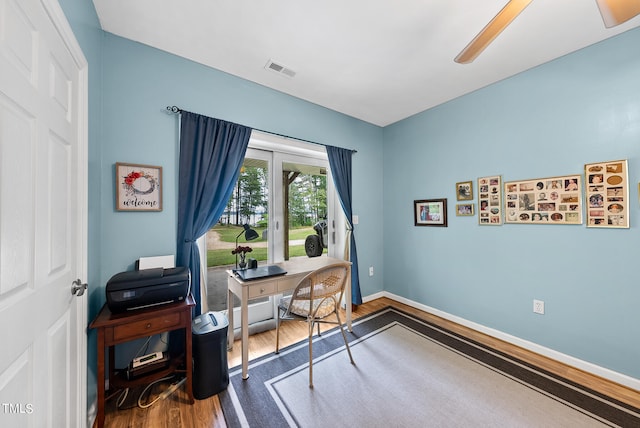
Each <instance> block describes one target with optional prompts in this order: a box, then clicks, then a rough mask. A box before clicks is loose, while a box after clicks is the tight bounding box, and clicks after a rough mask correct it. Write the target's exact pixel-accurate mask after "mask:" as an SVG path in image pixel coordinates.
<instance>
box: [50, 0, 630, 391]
mask: <svg viewBox="0 0 640 428" xmlns="http://www.w3.org/2000/svg"><path fill="white" fill-rule="evenodd" d="M60 2H61V5H62V7H63V9H64V11H65V14H66V15H67V18H68V20H69V22H70V24H71V26H72V28H73V31H74V33H75V35H76V38H77V39H78V41H79V43H80V46H81V47H82V49H83V51H84V54H85V56H86V57H87V60H88V62H89V85H90V87H89V126H90V130H89V171H90V176H89V278H88V281H89V284H90V286H91V288H90V291H89V317H90V318H92V317H93V316H95V315H96V313H97V312H98V310H99V308H100V307H101V306H102V304H103V303H104V284H105V283H106V281H107V280H108V279H109V278H110V277H111V276H112V275H113V274H115V273H117V272H120V271H123V270H127V269H130V268H131V267H132V263H133V262H134V260H135V259H137V258H139V257H140V256H148V255H157V254H168V253H174V252H175V227H176V226H175V222H176V217H177V214H176V207H175V201H176V187H177V179H176V164H177V150H178V144H177V143H178V136H177V129H178V128H177V117H176V116H171V115H167V114H166V113H165V112H164V108H165V106H167V105H178V106H180V107H182V108H184V109H187V110H191V111H194V112H198V113H201V114H204V115H207V116H212V117H218V118H221V119H225V120H230V121H234V122H237V123H241V124H244V125H247V126H252V127H255V128H258V129H264V130H267V131H271V132H275V133H280V134H285V135H290V136H292V137H296V138H300V139H305V140H311V141H316V142H319V143H325V144H331V145H336V146H341V147H348V148H353V149H355V150H357V151H358V153H357V154H356V155H355V158H354V170H355V175H354V213H355V214H357V215H359V220H360V223H359V225H357V226H356V229H355V233H356V237H357V239H358V254H359V260H360V265H361V270H360V278H361V286H362V289H363V295H364V296H367V295H372V294H374V293H377V292H379V291H382V290H383V289H384V290H386V291H389V292H391V293H394V294H397V295H399V296H402V297H404V298H407V299H411V300H414V301H416V302H418V303H422V304H424V305H428V306H431V307H433V308H436V309H438V310H441V311H444V312H447V313H449V314H452V315H455V316H458V317H461V318H464V319H467V320H469V321H471V322H475V323H478V324H480V325H484V326H487V327H490V328H494V329H497V330H499V331H502V332H505V333H508V334H511V335H514V336H516V337H519V338H522V339H524V340H529V341H531V342H534V343H537V344H540V345H542V346H546V347H549V348H551V349H554V350H557V351H559V352H563V353H566V354H568V355H571V356H574V357H576V358H580V359H583V360H585V361H589V362H592V363H594V364H597V365H600V366H602V367H606V368H609V369H611V370H615V371H618V372H620V373H623V374H626V375H629V376H633V377H635V378H640V367H638V365H637V361H638V360H640V344H638V341H637V340H635V339H637V332H636V330H637V326H638V325H639V324H640V323H639V321H640V319H639V318H640V311H637V309H636V308H637V302H638V301H640V299H639V298H640V291H639V290H640V288H639V287H637V286H636V284H635V275H634V274H635V269H634V267H635V266H634V259H635V255H636V252H635V251H634V250H635V243H636V242H637V240H638V228H637V226H636V224H637V223H638V221H639V220H640V219H639V218H638V202H637V200H635V198H637V195H636V192H635V191H634V189H635V188H634V186H635V183H637V182H638V181H639V180H640V177H639V176H638V173H637V169H638V167H639V165H640V159H638V155H639V150H638V148H637V147H638V143H639V142H640V138H639V137H640V98H639V96H638V94H640V79H638V78H637V76H638V75H640V57H639V56H638V54H637V46H638V43H639V42H640V30H634V31H631V32H628V33H625V34H623V35H621V36H618V37H616V38H614V39H612V40H609V41H606V42H604V43H601V44H599V45H596V46H593V47H590V48H587V49H584V50H582V51H580V52H577V53H575V54H572V55H569V56H566V57H564V58H561V59H559V60H557V61H554V62H552V63H549V64H546V65H543V66H541V67H538V68H536V69H533V70H531V71H528V72H526V73H523V74H521V75H518V76H516V77H514V78H511V79H507V80H505V81H502V82H500V83H498V84H495V85H492V86H490V87H487V88H485V89H482V90H479V91H477V92H475V93H473V94H470V95H467V96H465V97H461V98H459V99H456V100H454V101H451V102H449V103H447V104H444V105H441V106H438V107H436V108H433V109H431V110H429V111H426V112H424V113H421V114H419V115H416V116H414V117H411V118H409V119H406V120H404V121H402V122H399V123H396V124H394V125H391V126H388V127H386V128H384V129H381V128H378V127H375V126H372V125H370V124H367V123H364V122H361V121H358V120H356V119H353V118H350V117H347V116H344V115H342V114H339V113H336V112H333V111H330V110H327V109H325V108H322V107H319V106H317V105H314V104H311V103H308V102H305V101H302V100H299V99H296V98H293V97H290V96H287V95H284V94H282V93H279V92H276V91H272V90H270V89H267V88H265V87H262V86H259V85H256V84H253V83H251V82H247V81H244V80H242V79H238V78H235V77H233V76H230V75H228V74H225V73H222V72H219V71H216V70H213V69H210V68H207V67H204V66H201V65H198V64H195V63H193V62H190V61H188V60H185V59H182V58H178V57H176V56H173V55H171V54H167V53H164V52H161V51H158V50H156V49H153V48H150V47H147V46H144V45H141V44H138V43H134V42H131V41H128V40H125V39H122V38H119V37H116V36H114V35H111V34H108V33H104V32H102V30H101V29H100V26H99V22H98V19H97V17H96V14H95V10H94V8H93V4H92V3H91V2H88V1H84V0H60ZM471 67H472V66H471ZM471 67H470V68H469V70H470V71H469V72H473V69H472V68H471ZM383 156H384V160H383ZM614 159H629V170H630V174H629V175H630V177H629V178H630V183H631V191H630V195H631V197H632V202H631V204H630V206H631V224H632V227H631V228H630V229H624V230H604V229H587V228H585V227H584V226H551V225H549V226H542V225H536V226H533V225H531V226H529V225H504V226H501V227H480V226H478V225H477V219H476V218H475V217H456V216H455V215H454V212H453V207H454V206H455V193H454V185H455V183H456V182H459V181H466V180H475V179H476V178H477V177H479V176H486V175H494V174H496V175H498V174H499V175H502V177H503V179H504V180H519V179H527V178H535V177H545V176H556V175H566V174H580V173H582V170H583V165H584V163H587V162H599V161H606V160H614ZM118 161H122V162H131V163H145V164H152V165H161V166H162V167H163V174H164V180H163V181H164V193H163V203H164V210H163V211H162V212H161V213H126V212H116V211H115V209H114V191H115V190H114V181H115V178H114V164H115V162H118ZM383 171H384V174H383ZM383 177H384V178H383ZM432 197H433V198H439V197H446V198H448V200H449V227H447V228H416V227H414V226H413V214H412V201H413V200H414V199H423V198H432ZM476 201H477V194H476ZM371 265H373V266H374V267H375V272H376V275H375V276H373V277H369V276H368V274H367V268H368V266H371ZM534 298H536V299H541V300H544V301H545V303H546V314H545V315H544V316H539V315H534V314H533V313H532V310H531V307H532V300H533V299H534ZM88 383H89V385H88V402H89V403H90V404H91V403H92V402H93V401H94V400H95V386H96V383H95V338H94V337H93V335H92V334H90V336H89V378H88Z"/></svg>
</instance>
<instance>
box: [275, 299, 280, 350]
mask: <svg viewBox="0 0 640 428" xmlns="http://www.w3.org/2000/svg"><path fill="white" fill-rule="evenodd" d="M279 353H280V308H278V315H277V317H276V354H279Z"/></svg>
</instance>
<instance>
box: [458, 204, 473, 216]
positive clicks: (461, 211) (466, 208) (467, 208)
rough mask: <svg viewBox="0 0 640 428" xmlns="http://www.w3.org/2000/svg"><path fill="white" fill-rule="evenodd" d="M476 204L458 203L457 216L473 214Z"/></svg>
mask: <svg viewBox="0 0 640 428" xmlns="http://www.w3.org/2000/svg"><path fill="white" fill-rule="evenodd" d="M473 206H474V204H457V205H456V215H457V216H472V215H473V214H474V212H473Z"/></svg>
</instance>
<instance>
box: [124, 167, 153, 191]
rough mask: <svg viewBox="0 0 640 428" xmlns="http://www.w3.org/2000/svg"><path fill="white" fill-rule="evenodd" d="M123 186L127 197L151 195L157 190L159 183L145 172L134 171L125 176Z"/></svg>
mask: <svg viewBox="0 0 640 428" xmlns="http://www.w3.org/2000/svg"><path fill="white" fill-rule="evenodd" d="M123 178H124V181H123V183H122V186H123V187H124V189H125V192H126V193H127V195H129V196H131V195H149V194H151V193H153V191H154V190H156V187H157V186H158V181H157V180H156V178H155V177H154V176H153V175H151V174H149V173H145V172H144V171H133V172H130V173H129V174H128V175H126V176H124V177H123Z"/></svg>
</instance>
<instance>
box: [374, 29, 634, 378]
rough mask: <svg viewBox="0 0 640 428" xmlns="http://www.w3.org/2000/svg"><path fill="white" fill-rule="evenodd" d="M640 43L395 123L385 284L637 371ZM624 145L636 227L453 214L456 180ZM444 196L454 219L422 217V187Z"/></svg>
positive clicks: (568, 167) (605, 48) (562, 162)
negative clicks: (500, 221) (541, 309)
mask: <svg viewBox="0 0 640 428" xmlns="http://www.w3.org/2000/svg"><path fill="white" fill-rule="evenodd" d="M638 45H640V29H637V30H634V31H631V32H627V33H625V34H622V35H620V36H619V37H615V38H614V39H610V40H608V41H605V42H603V43H600V44H597V45H594V46H591V47H589V48H587V49H583V50H581V51H579V52H577V53H574V54H572V55H568V56H565V57H563V58H560V59H558V60H556V61H553V62H551V63H548V64H545V65H543V66H540V67H537V68H535V69H533V70H530V71H528V72H525V73H522V74H520V75H518V76H515V77H513V78H510V79H507V80H504V81H502V82H499V83H497V84H494V85H492V86H489V87H487V88H484V89H482V90H478V91H476V92H474V93H472V94H470V95H467V96H464V97H461V98H458V99H456V100H453V101H451V102H448V103H446V104H444V105H440V106H438V107H436V108H433V109H431V110H428V111H425V112H423V113H421V114H418V115H416V116H413V117H411V118H409V119H406V120H404V121H401V122H398V123H396V124H393V125H391V126H388V127H386V128H385V129H384V173H385V179H384V195H385V196H384V207H385V211H384V228H383V230H384V243H385V246H384V248H385V253H384V266H385V275H384V288H385V290H386V291H389V292H391V293H394V294H397V295H400V296H403V297H405V298H408V299H411V300H414V301H416V302H419V303H422V304H424V305H427V306H430V307H433V308H436V309H438V310H441V311H444V312H446V313H448V314H451V315H454V316H457V317H460V318H463V319H466V320H469V321H472V322H475V323H478V324H481V325H483V326H486V327H489V328H493V329H496V330H499V331H502V332H504V333H507V334H510V335H513V336H516V337H518V338H521V339H524V340H528V341H530V342H534V343H537V344H539V345H542V346H545V347H548V348H551V349H553V350H556V351H559V352H562V353H565V354H567V355H570V356H572V357H576V358H579V359H582V360H585V361H587V362H591V363H594V364H596V365H599V366H602V367H605V368H608V369H611V370H614V371H618V372H620V373H624V374H627V375H629V376H632V377H635V378H640V365H638V361H640V342H639V341H638V340H637V338H638V333H637V331H638V326H639V325H640V311H639V310H638V302H639V301H640V286H639V285H638V279H637V276H638V274H637V273H638V270H637V265H636V263H637V259H636V257H637V256H638V253H639V252H638V242H639V239H640V232H639V230H638V223H639V221H640V218H639V216H638V193H637V190H636V184H637V183H638V181H639V180H640V175H639V168H640V148H639V144H640V79H639V78H638V76H640V55H638ZM472 67H473V66H469V72H473V69H472ZM617 159H628V160H629V183H630V192H629V194H630V201H629V206H630V211H631V213H630V222H631V226H632V227H631V228H630V229H615V230H609V229H593V228H589V229H588V228H586V227H585V226H584V225H581V226H570V225H566V226H564V225H522V224H507V225H503V226H500V227H495V226H479V225H478V219H477V217H456V216H455V211H454V209H455V203H456V196H455V183H456V182H461V181H467V180H473V181H474V183H476V180H477V178H478V177H482V176H489V175H502V178H503V180H505V181H510V180H526V179H530V178H536V177H551V176H559V175H568V174H582V173H583V169H584V164H585V163H591V162H601V161H608V160H617ZM474 188H476V186H475V185H474ZM399 189H402V191H399ZM442 197H444V198H447V199H448V205H449V210H448V214H449V217H448V220H449V226H448V227H447V228H431V227H414V225H413V223H414V219H413V211H412V204H413V200H414V199H426V198H442ZM474 199H475V201H474V202H475V203H476V204H477V188H476V193H475V195H474ZM533 299H540V300H543V301H545V306H546V307H545V309H546V314H545V315H544V316H540V315H536V314H534V313H533V311H532V306H533V305H532V304H533Z"/></svg>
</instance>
